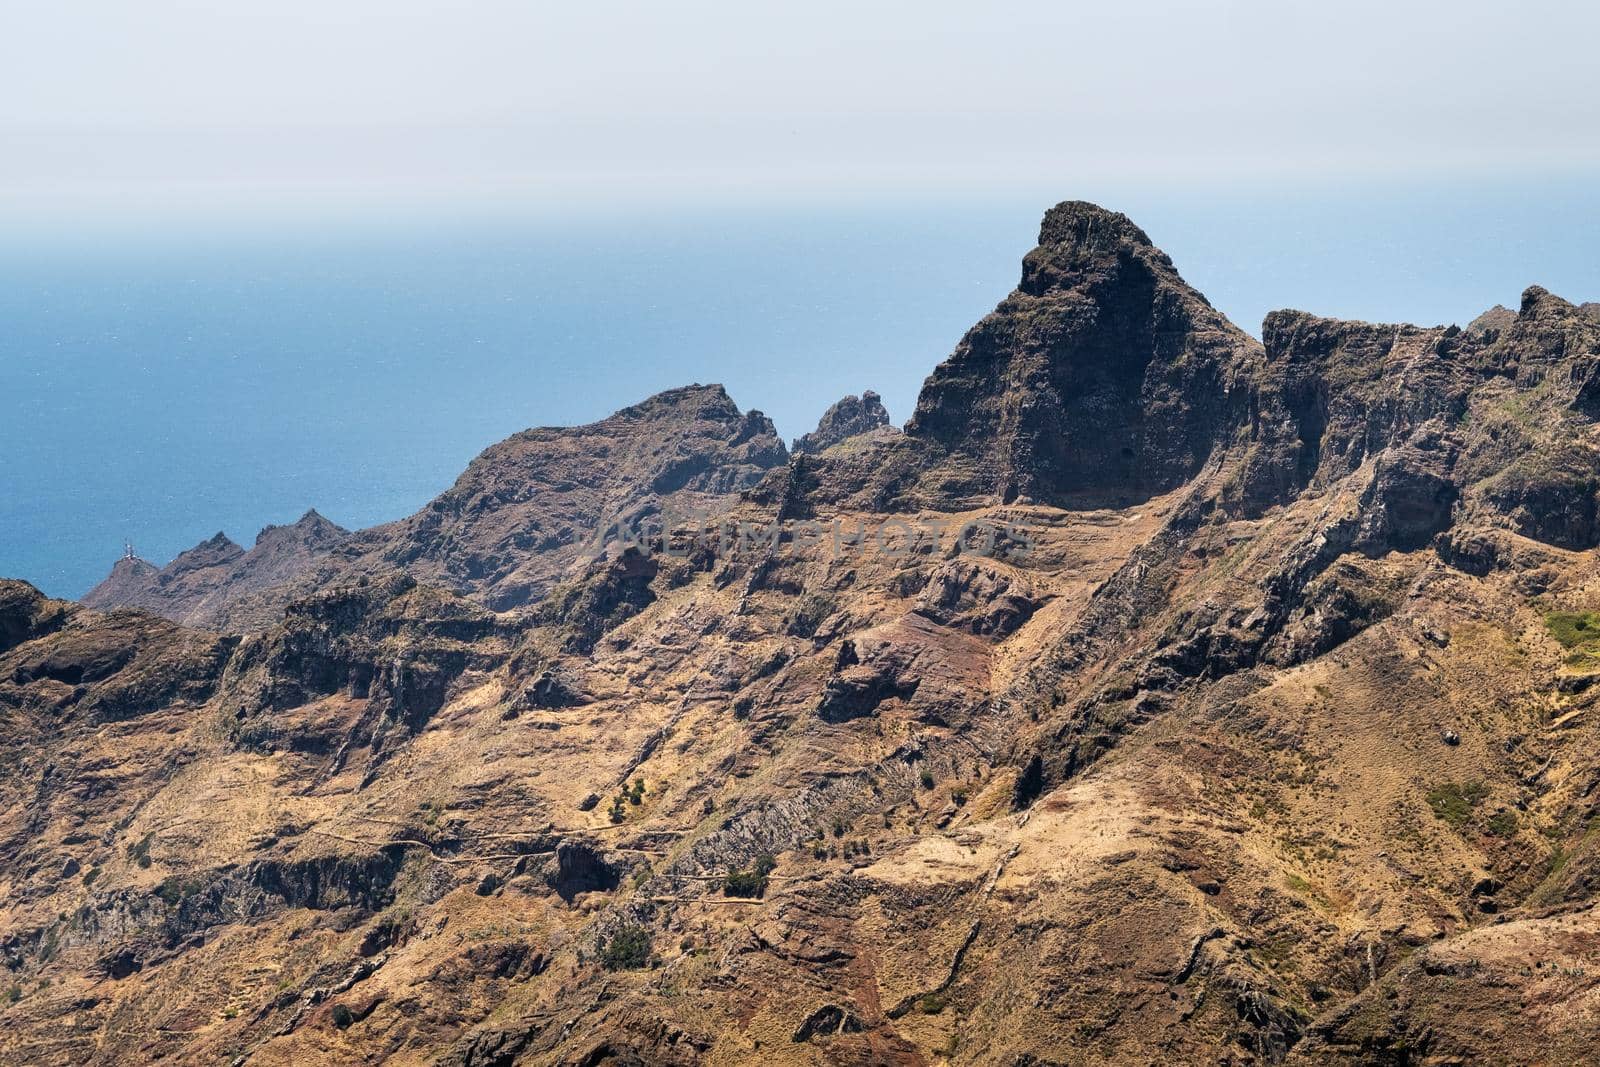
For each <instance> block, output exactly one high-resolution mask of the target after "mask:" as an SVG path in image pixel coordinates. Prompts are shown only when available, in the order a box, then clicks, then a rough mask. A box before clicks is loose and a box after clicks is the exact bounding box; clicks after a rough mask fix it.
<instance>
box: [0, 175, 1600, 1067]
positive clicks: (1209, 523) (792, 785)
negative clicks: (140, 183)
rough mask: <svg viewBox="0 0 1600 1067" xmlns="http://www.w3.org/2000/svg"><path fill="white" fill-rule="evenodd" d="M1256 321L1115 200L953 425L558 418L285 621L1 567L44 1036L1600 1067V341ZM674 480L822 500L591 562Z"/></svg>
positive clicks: (1010, 321)
mask: <svg viewBox="0 0 1600 1067" xmlns="http://www.w3.org/2000/svg"><path fill="white" fill-rule="evenodd" d="M1262 337H1263V339H1262V343H1260V344H1257V343H1256V342H1255V341H1253V340H1251V339H1250V338H1248V337H1247V336H1245V335H1244V334H1242V333H1241V332H1240V331H1238V330H1237V329H1235V328H1234V327H1232V326H1231V325H1230V324H1228V323H1227V322H1226V320H1225V319H1223V318H1222V317H1221V316H1220V315H1219V314H1217V313H1216V312H1215V311H1214V310H1212V309H1211V308H1210V307H1209V305H1207V304H1206V303H1205V301H1204V299H1203V298H1202V297H1201V296H1200V295H1199V294H1198V293H1196V292H1195V291H1194V290H1193V289H1191V288H1189V287H1188V286H1187V285H1186V284H1184V283H1183V282H1182V280H1181V278H1179V277H1178V275H1177V273H1176V271H1175V270H1174V268H1173V267H1172V265H1171V263H1170V262H1169V261H1168V260H1167V258H1166V257H1165V256H1164V255H1162V254H1161V253H1160V252H1159V251H1158V250H1157V249H1155V248H1154V246H1153V245H1152V244H1151V243H1150V242H1149V240H1148V238H1147V237H1146V236H1145V235H1144V234H1143V232H1142V231H1140V230H1138V228H1137V227H1135V226H1133V224H1132V223H1131V222H1129V221H1128V220H1127V219H1125V218H1124V217H1122V216H1120V215H1115V214H1112V213H1110V212H1105V211H1103V210H1101V209H1099V208H1095V207H1093V206H1092V205H1086V204H1081V203H1071V204H1064V205H1061V206H1059V207H1057V208H1055V209H1053V210H1052V211H1051V212H1050V213H1049V214H1048V215H1047V216H1046V219H1045V223H1044V226H1043V227H1042V232H1041V243H1040V247H1039V248H1038V249H1035V250H1034V251H1033V252H1032V253H1030V254H1029V256H1028V258H1027V259H1026V260H1025V263H1024V277H1023V283H1022V286H1021V287H1020V288H1019V290H1018V291H1017V292H1016V293H1013V294H1012V295H1011V296H1009V297H1007V298H1006V300H1005V301H1003V302H1002V303H1001V305H1000V306H999V308H997V310H996V312H995V313H994V315H992V316H990V317H989V318H987V319H985V320H984V322H983V323H980V324H979V326H977V327H975V328H974V330H973V332H972V333H971V334H969V335H968V337H967V339H965V340H964V341H963V342H962V344H961V345H960V347H958V349H957V351H956V353H955V354H954V355H953V356H952V357H951V359H950V360H948V361H947V362H946V363H945V364H942V365H941V366H940V367H939V368H937V369H936V370H935V371H934V373H933V374H932V376H930V378H929V381H928V384H927V386H926V387H925V389H924V392H923V396H922V398H921V400H920V401H919V404H918V411H917V415H916V417H914V418H913V419H912V420H911V422H910V423H909V424H908V425H907V427H906V429H905V432H904V433H903V434H899V435H896V434H890V433H884V432H882V431H881V430H874V431H872V432H869V433H867V434H864V435H859V436H856V437H853V438H851V439H849V440H847V441H844V442H842V443H837V444H834V445H833V446H832V447H829V448H826V449H824V450H823V451H821V452H820V453H815V454H812V453H810V452H804V453H801V454H797V455H795V456H792V457H788V458H785V457H784V455H783V453H782V446H781V444H778V443H777V442H776V438H775V437H772V438H771V443H770V444H769V443H768V438H769V436H770V435H769V433H768V432H767V428H766V427H764V425H763V423H764V420H761V419H760V418H759V416H757V415H756V414H754V413H751V414H749V415H739V414H738V413H737V409H732V404H731V402H726V397H725V395H721V394H720V390H717V391H716V394H715V395H712V394H709V393H707V392H706V391H705V390H701V391H699V392H695V393H692V394H690V395H689V396H683V395H676V396H675V395H673V394H669V395H668V396H669V398H670V399H668V400H665V401H663V400H662V399H661V398H657V400H654V401H650V402H647V404H646V405H641V406H640V408H636V409H630V412H632V413H633V414H629V412H624V413H622V414H621V415H619V416H617V417H615V418H616V419H618V420H621V421H620V422H613V420H607V421H606V422H603V423H599V424H596V427H590V428H583V429H581V430H578V431H571V432H569V433H568V434H562V433H558V432H556V431H535V432H534V436H532V437H527V438H526V439H513V441H512V442H507V443H506V445H504V446H497V448H496V449H491V450H490V452H489V453H486V454H485V459H482V460H480V461H479V462H478V463H477V464H475V465H474V467H475V468H476V469H475V470H469V471H468V472H467V474H466V475H464V476H463V479H462V481H461V482H460V483H458V485H457V487H456V489H455V490H452V492H451V493H450V494H446V497H445V498H441V499H442V500H444V501H445V503H444V504H442V505H440V506H438V507H437V508H430V509H429V510H428V511H425V512H423V513H422V514H421V515H419V516H417V517H414V518H413V519H411V520H407V521H406V522H404V523H401V524H397V525H396V526H395V527H392V528H387V529H385V530H383V531H381V532H371V533H369V534H363V535H355V536H354V537H352V538H350V539H349V540H347V541H344V542H342V543H341V545H340V546H339V547H338V548H337V549H336V550H335V552H334V553H331V554H330V556H329V560H330V562H329V563H328V564H327V569H326V570H323V571H321V573H320V574H314V573H312V572H307V573H306V574H303V575H302V576H301V577H300V578H299V579H297V581H298V582H300V583H301V585H300V588H302V589H303V590H304V593H305V595H303V596H302V597H300V598H299V599H297V600H294V601H293V602H292V603H291V604H290V605H289V607H288V609H287V611H286V612H285V613H284V616H283V619H282V621H281V622H280V623H278V624H276V625H274V626H271V627H269V628H267V629H265V630H263V631H262V632H259V633H253V634H251V635H248V636H245V637H242V638H240V637H218V636H215V635H212V634H208V633H205V632H203V631H200V630H194V629H187V628H182V627H179V626H177V625H175V624H173V623H170V622H167V621H165V620H161V619H156V618H153V617H151V616H149V615H145V614H142V613H137V612H126V611H118V612H111V613H100V612H96V611H93V610H89V609H87V608H83V607H79V606H75V605H67V604H61V603H57V602H51V601H48V600H45V599H44V598H43V597H41V596H39V595H38V594H37V593H36V592H35V591H33V590H32V589H31V587H28V586H26V585H23V584H21V583H7V584H5V585H3V586H0V716H3V717H0V743H3V749H0V751H3V753H4V757H5V759H6V760H7V765H8V770H9V773H8V774H7V775H6V776H5V777H4V778H3V779H0V790H4V797H3V800H4V805H3V807H0V811H3V812H4V814H3V815H0V888H3V890H4V892H3V894H0V901H3V903H0V953H3V959H4V963H5V966H6V968H7V969H8V972H9V978H7V979H6V980H7V981H8V982H9V983H10V992H9V994H8V995H7V996H6V997H5V998H4V1003H5V1005H6V1006H4V1007H3V1008H0V1010H3V1013H4V1014H3V1018H4V1022H5V1026H4V1028H3V1029H0V1058H3V1059H6V1060H7V1061H8V1062H9V1061H15V1062H41V1063H43V1062H84V1063H126V1062H146V1061H153V1060H156V1059H162V1060H164V1061H165V1062H180V1063H215V1062H244V1063H249V1064H295V1063H305V1062H330V1063H356V1062H372V1061H376V1060H386V1061H392V1062H396V1063H443V1064H454V1065H485V1064H497V1065H498V1064H514V1063H529V1064H675V1063H681V1064H690V1063H710V1064H744V1063H753V1062H760V1063H794V1064H860V1063H881V1064H908V1065H910V1064H930V1065H931V1064H940V1063H951V1064H1003V1065H1007V1067H1022V1065H1030V1067H1037V1065H1042V1064H1087V1063H1129V1062H1132V1063H1154V1062H1162V1063H1168V1062H1177V1063H1187V1062H1218V1063H1236V1064H1242V1063H1278V1062H1295V1063H1325V1062H1334V1061H1350V1062H1360V1063H1389V1064H1408V1063H1419V1062H1431V1063H1476V1062H1508V1063H1534V1062H1539V1063H1572V1064H1578V1063H1586V1062H1592V1060H1593V1058H1594V1053H1593V1050H1594V1049H1595V1048H1596V1047H1600V1025H1597V1023H1596V1019H1597V1018H1600V1015H1597V1014H1596V1012H1595V1011H1594V1005H1595V1003H1596V999H1597V997H1600V916H1597V914H1596V911H1595V909H1596V906H1597V898H1596V892H1597V890H1600V845H1597V842H1600V837H1597V834H1596V827H1597V826H1600V821H1597V820H1600V810H1597V807H1596V805H1597V804H1600V800H1597V799H1596V797H1597V793H1596V787H1597V786H1600V756H1597V755H1596V753H1597V752H1600V746H1597V745H1596V740H1597V738H1596V734H1595V731H1596V729H1597V728H1600V727H1597V722H1596V720H1595V718H1594V716H1593V715H1592V714H1591V712H1592V711H1593V705H1594V702H1595V699H1596V696H1597V694H1600V686H1597V685H1596V684H1595V683H1596V682H1597V681H1600V572H1597V568H1596V557H1595V552H1596V543H1597V541H1600V528H1597V524H1596V493H1597V490H1600V478H1597V474H1596V472H1597V470H1600V467H1597V464H1596V448H1597V446H1600V440H1597V430H1596V418H1597V417H1600V410H1597V408H1596V401H1597V398H1600V381H1597V374H1600V323H1597V322H1596V321H1595V319H1594V317H1593V316H1592V315H1591V314H1590V313H1589V312H1587V311H1586V310H1585V309H1584V308H1580V307H1574V306H1573V305H1571V304H1568V303H1566V302H1564V301H1562V300H1560V299H1558V298H1557V297H1554V296H1552V295H1551V294H1549V293H1546V292H1544V291H1543V290H1542V289H1538V288H1533V289H1530V290H1528V292H1527V293H1526V294H1524V297H1523V300H1522V303H1521V306H1520V308H1519V310H1518V311H1517V312H1515V313H1511V312H1500V313H1493V314H1491V315H1487V316H1485V317H1484V318H1482V319H1480V320H1478V321H1476V322H1475V323H1473V324H1472V325H1470V326H1469V327H1468V328H1466V329H1457V328H1455V327H1448V328H1445V327H1435V328H1420V327H1413V326H1396V325H1384V326H1377V325H1369V324H1364V323H1350V322H1339V321H1334V320H1329V319H1322V318H1317V317H1315V316H1312V315H1307V314H1304V313H1301V312H1279V313H1275V314H1274V315H1272V316H1270V317H1269V318H1268V320H1267V323H1266V325H1265V328H1264V330H1263V335H1262ZM686 400H687V401H689V403H688V404H687V408H688V411H687V413H686V412H685V411H684V408H685V403H684V402H685V401H686ZM724 402H726V404H725V403H724ZM641 409H643V411H642V412H641ZM730 409H731V410H730ZM608 424H609V428H607V429H605V430H598V429H596V428H597V427H608ZM640 424H648V426H649V430H648V433H642V432H641V433H639V434H633V433H630V432H629V430H628V427H630V426H638V425H640ZM711 426H715V427H718V429H716V430H715V431H714V432H706V431H708V430H709V428H710V427H711ZM538 435H544V436H538ZM646 441H658V442H667V443H668V444H667V448H666V452H665V453H664V454H661V455H658V454H657V453H655V452H653V451H651V450H650V447H649V446H647V445H646V443H645V442H646ZM683 442H688V444H683ZM569 444H570V449H569V447H568V446H569ZM591 448H592V449H594V450H595V451H596V453H597V454H599V453H601V452H604V454H605V455H608V456H611V457H613V458H614V457H617V456H619V455H621V456H624V457H631V458H629V459H628V461H627V463H626V464H624V465H623V466H625V467H626V469H627V470H628V471H629V472H637V471H639V470H641V469H642V470H644V471H645V472H646V474H647V475H648V477H646V478H644V479H643V480H640V479H638V478H635V477H634V473H629V474H627V475H619V474H617V473H615V472H616V471H618V470H620V469H622V468H620V467H617V466H613V465H608V464H599V465H597V467H596V469H597V470H599V471H601V472H602V476H600V477H597V478H593V479H591V480H589V481H586V482H584V483H582V484H579V483H578V482H577V481H576V480H572V481H571V482H570V484H569V482H568V481H564V480H562V479H568V478H569V475H567V474H564V473H562V472H570V471H571V470H573V469H575V466H574V465H576V464H580V463H581V462H583V456H584V455H585V454H586V453H585V452H584V450H585V449H591ZM552 455H554V456H555V457H557V459H553V460H552V459H550V458H549V457H551V456H552ZM490 457H493V459H492V460H491V458H490ZM562 457H564V458H562ZM558 476H559V477H558ZM641 485H642V486H647V487H650V490H649V491H648V492H645V493H642V494H641V497H642V498H644V499H647V500H649V501H650V502H649V503H647V504H645V505H644V507H645V508H654V509H657V510H659V509H660V508H661V507H663V506H664V505H663V502H664V501H666V500H668V498H669V497H671V496H672V494H674V493H680V492H688V493H694V494H704V497H703V499H706V500H708V501H709V502H712V503H715V504H716V505H717V506H718V507H726V508H728V509H730V512H729V514H730V515H731V516H732V517H733V518H736V519H741V520H743V521H746V522H749V523H763V522H773V521H778V522H784V523H787V526H786V530H787V532H786V533H785V535H784V536H783V538H782V539H781V540H780V541H779V542H778V543H776V544H769V543H765V542H760V541H758V542H756V543H753V544H750V545H746V546H743V550H740V549H741V546H739V545H738V544H737V543H735V544H734V545H732V546H729V545H721V546H714V545H708V544H705V543H701V544H699V545H698V546H695V547H692V548H691V549H690V550H688V551H684V552H673V553H664V552H651V553H642V552H640V551H638V550H637V549H630V548H627V547H624V546H620V545H613V546H611V548H610V549H609V550H608V551H607V552H606V553H604V554H603V555H602V556H601V557H600V558H585V557H584V556H583V555H580V554H576V553H575V552H574V554H572V555H571V556H570V557H566V556H562V555H561V554H562V553H566V552H573V551H574V550H573V549H572V548H571V546H572V545H574V544H575V543H576V542H577V541H578V540H579V539H580V538H578V537H576V536H575V535H576V534H577V533H578V532H579V531H580V530H582V529H584V528H585V527H584V526H583V525H582V524H583V523H584V522H589V521H591V520H590V517H591V516H597V515H603V514H604V513H606V512H607V510H608V509H609V508H612V507H614V506H616V504H617V502H618V501H619V500H623V499H638V498H635V497H631V496H630V494H632V493H633V492H634V491H635V489H636V488H637V487H638V486H641ZM547 490H548V491H549V492H551V493H552V495H553V497H554V500H553V502H548V503H540V497H541V494H542V493H543V492H545V491H547ZM740 490H743V492H742V493H741V492H740ZM891 518H892V519H893V520H894V521H895V522H896V523H903V524H906V526H910V527H913V528H916V529H920V530H922V531H924V534H923V535H922V536H920V537H919V538H918V539H917V540H916V542H915V544H914V545H913V546H912V548H911V550H910V551H906V552H894V553H890V552H880V551H875V550H873V542H872V540H871V539H870V538H869V539H868V543H867V544H866V545H865V546H860V545H856V546H850V545H846V546H844V547H843V548H842V549H840V550H838V551H835V546H834V544H833V543H832V541H831V540H830V539H829V538H826V537H824V538H821V539H817V538H813V537H809V536H802V531H803V527H802V525H801V524H802V523H805V522H808V521H820V522H824V523H827V522H832V521H834V520H838V521H839V523H840V524H841V526H842V527H843V528H845V529H850V530H853V529H855V528H856V524H857V523H865V524H867V525H868V526H869V527H872V526H874V525H877V524H882V523H883V522H884V521H885V520H886V519H891ZM593 521H595V522H598V521H600V520H599V519H594V520H593ZM965 522H976V523H979V524H987V525H988V526H989V527H990V528H999V529H1005V530H1009V531H1010V532H1009V533H1008V534H1006V535H1005V536H1004V537H1001V538H999V539H998V548H997V551H995V552H993V553H987V554H986V553H980V552H973V551H962V550H961V548H960V545H959V544H958V543H957V540H956V538H954V537H953V536H952V531H953V530H954V529H955V528H956V527H958V526H960V525H961V524H962V523H965ZM935 524H939V525H941V526H942V528H943V531H944V532H943V534H942V536H935V535H934V534H933V533H932V531H933V530H934V529H935ZM569 527H570V530H571V532H572V534H573V535H574V536H565V535H563V534H562V533H561V531H562V530H564V529H568V528H569ZM905 528H906V527H905V526H897V527H896V529H898V530H903V529H905ZM534 530H537V531H538V532H539V536H537V537H535V536H533V533H532V531H534ZM978 542H979V544H980V546H981V543H982V539H981V538H979V539H978ZM678 543H680V544H681V542H678ZM964 543H965V544H967V546H968V547H969V548H970V547H971V545H972V543H973V542H972V541H971V540H970V539H969V540H967V541H965V542H964ZM486 546H492V549H493V550H492V551H489V550H487V548H486ZM407 572H409V573H407ZM505 609H511V610H505ZM0 992H4V989H0Z"/></svg>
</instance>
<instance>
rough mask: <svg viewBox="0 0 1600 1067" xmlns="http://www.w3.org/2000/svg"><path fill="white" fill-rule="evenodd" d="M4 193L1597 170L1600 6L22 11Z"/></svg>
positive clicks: (442, 195)
mask: <svg viewBox="0 0 1600 1067" xmlns="http://www.w3.org/2000/svg"><path fill="white" fill-rule="evenodd" d="M4 11H5V14H4V22H3V29H0V204H3V206H5V207H9V208H11V209H13V211H12V213H13V214H17V213H20V212H21V211H30V212H33V213H35V214H37V213H39V212H42V211H43V212H49V213H51V214H56V213H59V212H60V211H66V212H81V211H86V210H91V209H99V208H103V207H106V206H108V205H110V206H111V207H112V210H113V211H115V212H117V213H121V214H128V213H131V212H133V211H136V210H142V209H145V208H174V209H177V210H183V211H193V210H198V209H200V208H203V207H217V206H220V207H223V208H227V207H230V206H237V205H239V204H243V203H248V204H251V205H252V207H253V208H254V209H255V210H263V209H265V208H268V207H273V206H277V205H280V204H282V205H287V206H289V207H290V208H291V209H296V208H302V209H303V208H309V207H319V208H328V207H337V206H338V205H339V204H342V203H350V204H360V205H364V206H369V207H370V206H373V205H378V204H391V203H398V204H411V203H416V202H437V203H440V204H449V205H456V206H459V205H460V204H461V203H462V202H463V201H465V200H467V199H475V200H476V201H478V202H480V203H483V202H502V201H506V200H516V201H522V202H530V203H535V204H539V205H543V206H551V207H560V206H571V205H573V204H574V203H577V202H581V203H583V204H585V205H588V206H591V207H600V208H602V209H603V208H604V206H605V205H607V204H612V203H628V204H634V205H637V204H638V203H639V202H641V201H652V200H659V201H662V202H672V201H676V200H682V199H685V198H688V199H707V198H726V197H735V198H740V199H752V198H753V199H757V200H760V199H778V200H782V199H793V198H797V197H800V198H809V199H816V198H826V197H828V196H834V195H861V194H863V193H873V192H877V193H893V194H895V195H918V194H927V195H945V194H951V193H979V194H981V193H985V192H994V191H1006V192H1029V191H1031V190H1033V189H1039V190H1045V189H1061V188H1066V187H1069V186H1074V185H1083V184H1085V183H1106V182H1115V181H1119V180H1132V181H1141V182H1145V183H1149V182H1150V181H1151V180H1152V179H1159V180H1161V181H1163V182H1166V183H1169V184H1179V183H1183V182H1187V181H1197V182H1205V181H1211V182H1231V181H1233V182H1238V181H1242V182H1250V183H1263V182H1264V183H1270V184H1275V183H1279V182H1283V181H1321V182H1331V181H1338V180H1341V179H1346V178H1360V179H1362V180H1371V179H1375V178H1377V179H1381V178H1385V177H1396V178H1404V177H1413V178H1414V177H1417V176H1424V175H1437V176H1449V177H1453V178H1456V179H1460V178H1462V177H1473V176H1477V177H1487V176H1496V177H1505V176H1512V177H1516V176H1520V175H1528V174H1534V173H1538V174H1550V173H1563V172H1565V173H1571V172H1574V171H1582V170H1586V169H1588V168H1591V167H1595V166H1596V165H1597V164H1600V136H1597V134H1600V64H1597V63H1596V62H1595V61H1594V47H1595V41H1596V40H1597V39H1600V6H1596V5H1593V4H1588V3H1582V2H1576V0H1573V2H1559V3H1551V2H1537V0H1536V2H1532V3H1518V4H1514V5H1513V4H1505V3H1486V2H1483V0H1454V2H1449V3H1440V2H1429V3H1405V2H1392V0H1391V2H1372V0H1345V2H1340V3H1327V2H1319V3H1301V2H1294V0H1236V2H1231V3H1218V4H1192V3H1178V2H1156V0H1132V2H1129V0H1122V2H1118V3H1115V4H1112V3H1096V4H1078V3H1061V2H1039V0H1026V2H1018V0H999V2H990V3H985V4H974V3H971V2H970V0H961V2H952V0H905V2H899V0H897V2H880V3H863V2H860V0H851V2H842V0H804V2H791V0H779V2H762V3H751V2H748V0H744V2H727V0H675V2H673V3H662V2H659V0H649V2H619V0H589V2H585V3H550V2H542V0H532V2H530V0H448V2H445V0H435V2H424V0H333V2H330V0H270V2H266V0H228V2H227V3H217V2H216V0H143V2H140V3H137V4H129V3H125V2H123V0H57V2H54V3H49V4H24V3H20V2H16V0H10V2H8V3H6V4H5V6H4Z"/></svg>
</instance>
